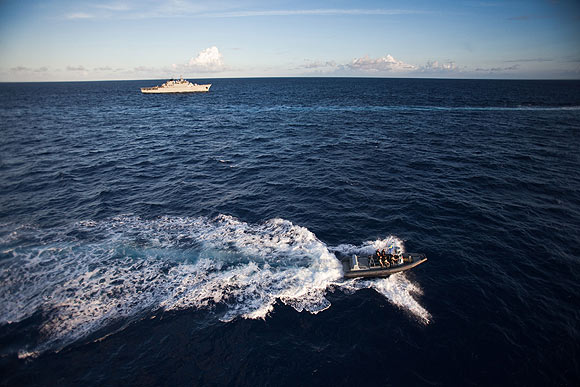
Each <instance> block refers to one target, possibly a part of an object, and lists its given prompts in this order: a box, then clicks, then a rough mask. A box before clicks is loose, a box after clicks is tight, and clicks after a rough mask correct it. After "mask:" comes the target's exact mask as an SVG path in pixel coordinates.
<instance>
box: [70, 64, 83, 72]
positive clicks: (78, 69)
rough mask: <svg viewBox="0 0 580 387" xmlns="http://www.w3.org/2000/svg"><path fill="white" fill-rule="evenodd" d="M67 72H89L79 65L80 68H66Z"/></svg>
mask: <svg viewBox="0 0 580 387" xmlns="http://www.w3.org/2000/svg"><path fill="white" fill-rule="evenodd" d="M66 70H67V71H87V69H86V68H85V66H83V65H79V66H66Z"/></svg>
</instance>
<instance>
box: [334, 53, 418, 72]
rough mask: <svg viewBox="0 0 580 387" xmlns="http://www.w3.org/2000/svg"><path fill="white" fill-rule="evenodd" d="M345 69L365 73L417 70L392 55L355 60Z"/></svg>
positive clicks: (415, 67)
mask: <svg viewBox="0 0 580 387" xmlns="http://www.w3.org/2000/svg"><path fill="white" fill-rule="evenodd" d="M344 67H346V68H349V69H351V70H357V71H365V72H385V71H389V72H391V71H393V72H396V71H411V70H415V69H417V66H415V65H412V64H409V63H405V62H403V61H400V60H396V59H395V58H393V57H392V56H391V55H386V56H384V57H381V58H376V59H373V58H369V57H368V56H365V57H362V58H355V59H353V60H352V62H351V63H348V64H346V65H345V66H344Z"/></svg>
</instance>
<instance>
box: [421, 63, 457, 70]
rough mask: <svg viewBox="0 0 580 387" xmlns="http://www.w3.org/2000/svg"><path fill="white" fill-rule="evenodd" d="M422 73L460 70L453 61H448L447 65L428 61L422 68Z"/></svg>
mask: <svg viewBox="0 0 580 387" xmlns="http://www.w3.org/2000/svg"><path fill="white" fill-rule="evenodd" d="M419 70H420V71H423V72H445V71H457V70H459V68H458V67H457V65H456V64H455V62H453V61H448V62H445V63H439V62H438V61H436V60H430V61H427V63H426V64H425V65H424V66H421V67H420V69H419Z"/></svg>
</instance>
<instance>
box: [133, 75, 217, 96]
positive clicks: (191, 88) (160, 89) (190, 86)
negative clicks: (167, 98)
mask: <svg viewBox="0 0 580 387" xmlns="http://www.w3.org/2000/svg"><path fill="white" fill-rule="evenodd" d="M210 87H211V83H208V84H206V85H198V84H197V83H191V82H188V81H186V80H185V79H183V78H181V79H170V80H169V81H167V82H165V83H164V84H162V85H161V86H153V87H142V88H141V93H143V94H161V93H195V92H208V91H209V88H210Z"/></svg>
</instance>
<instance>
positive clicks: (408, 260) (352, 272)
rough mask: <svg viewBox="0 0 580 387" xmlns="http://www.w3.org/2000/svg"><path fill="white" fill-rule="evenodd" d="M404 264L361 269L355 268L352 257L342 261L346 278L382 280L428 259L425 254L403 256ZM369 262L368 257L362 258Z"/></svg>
mask: <svg viewBox="0 0 580 387" xmlns="http://www.w3.org/2000/svg"><path fill="white" fill-rule="evenodd" d="M403 258H404V263H402V264H399V265H391V266H390V267H382V266H369V265H368V263H367V265H364V264H361V265H360V267H359V268H353V265H352V259H351V258H350V257H348V258H343V259H342V265H343V271H344V278H380V277H388V276H390V275H391V274H395V273H399V272H402V271H406V270H409V269H412V268H414V267H415V266H418V265H420V264H422V263H423V262H425V261H426V260H427V257H426V256H425V255H424V254H410V253H406V254H403ZM365 259H366V260H367V262H368V257H363V258H361V261H364V260H365ZM357 266H358V265H357Z"/></svg>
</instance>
